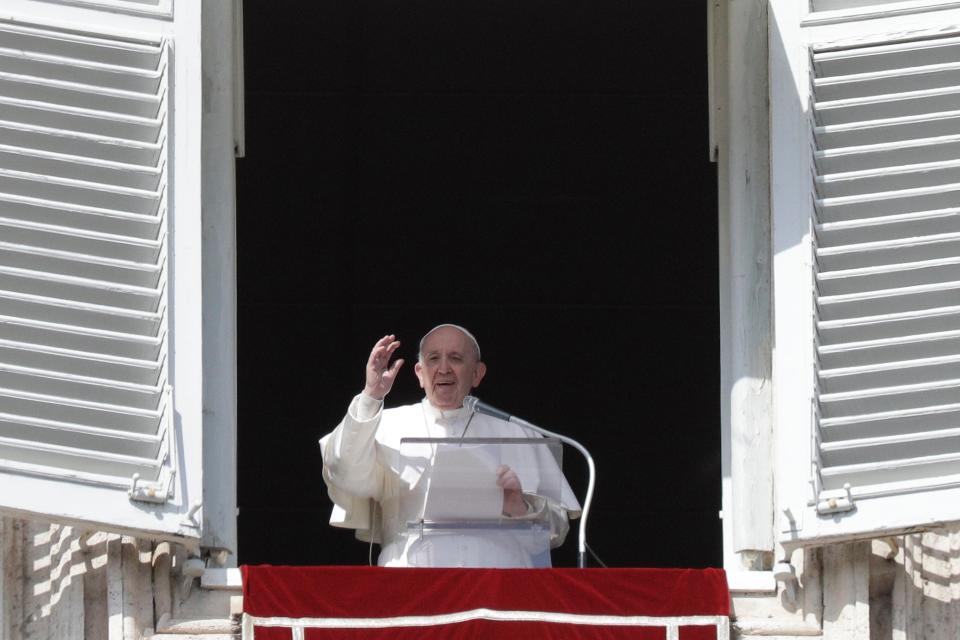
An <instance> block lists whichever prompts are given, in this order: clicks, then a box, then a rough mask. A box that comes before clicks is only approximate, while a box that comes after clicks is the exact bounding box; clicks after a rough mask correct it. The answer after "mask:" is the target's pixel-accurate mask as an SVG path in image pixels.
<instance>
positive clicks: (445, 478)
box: [423, 444, 503, 521]
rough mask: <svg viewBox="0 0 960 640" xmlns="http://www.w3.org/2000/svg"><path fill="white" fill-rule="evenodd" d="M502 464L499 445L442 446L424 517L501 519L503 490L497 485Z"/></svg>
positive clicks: (431, 518)
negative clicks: (498, 468)
mask: <svg viewBox="0 0 960 640" xmlns="http://www.w3.org/2000/svg"><path fill="white" fill-rule="evenodd" d="M499 466H500V452H499V446H497V445H491V444H463V445H458V444H446V445H440V446H438V447H437V450H436V456H435V458H434V462H433V469H432V471H431V474H430V483H429V485H428V489H427V498H426V502H425V504H424V507H423V518H424V520H452V521H455V520H491V519H498V518H501V517H502V514H503V489H501V488H500V487H499V486H497V467H499Z"/></svg>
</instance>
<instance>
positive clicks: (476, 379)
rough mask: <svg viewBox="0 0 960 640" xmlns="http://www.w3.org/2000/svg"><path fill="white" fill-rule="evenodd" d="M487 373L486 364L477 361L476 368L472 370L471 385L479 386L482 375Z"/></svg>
mask: <svg viewBox="0 0 960 640" xmlns="http://www.w3.org/2000/svg"><path fill="white" fill-rule="evenodd" d="M485 375H487V365H485V364H483V363H482V362H478V363H477V368H476V369H474V370H473V385H472V386H473V387H474V388H476V387H479V386H480V381H481V380H483V376H485Z"/></svg>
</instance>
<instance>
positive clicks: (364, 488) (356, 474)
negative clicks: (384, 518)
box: [320, 393, 383, 529]
mask: <svg viewBox="0 0 960 640" xmlns="http://www.w3.org/2000/svg"><path fill="white" fill-rule="evenodd" d="M382 407H383V402H382V401H380V400H375V399H373V398H371V397H369V396H366V395H364V394H362V393H361V394H359V395H357V396H356V397H354V399H353V401H352V402H351V403H350V407H349V408H348V409H347V414H346V415H345V416H344V418H343V420H342V421H341V422H340V424H339V425H337V428H336V429H334V430H333V431H331V432H330V433H328V434H327V435H325V436H324V437H323V438H321V439H320V452H321V455H322V457H323V480H324V482H326V484H327V494H328V495H329V496H330V499H331V500H332V501H333V503H334V509H333V514H332V515H331V517H330V524H333V525H336V526H342V527H349V528H354V529H367V528H369V514H370V508H369V506H370V504H369V500H370V499H373V500H380V498H381V497H382V494H383V468H382V467H381V466H380V464H378V462H377V444H376V438H375V436H376V433H377V427H378V426H379V424H380V417H381V415H382V411H381V410H382Z"/></svg>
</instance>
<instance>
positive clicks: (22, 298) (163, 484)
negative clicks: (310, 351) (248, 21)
mask: <svg viewBox="0 0 960 640" xmlns="http://www.w3.org/2000/svg"><path fill="white" fill-rule="evenodd" d="M78 4H85V5H86V6H83V7H81V6H75V5H78ZM180 4H182V5H183V6H182V8H179V7H178V10H177V16H176V19H175V20H168V19H166V17H169V16H166V17H164V15H163V11H167V13H169V11H168V10H169V9H170V8H172V3H171V2H170V0H156V1H153V0H143V1H141V0H102V1H101V0H94V1H92V2H83V3H75V2H68V3H64V2H47V1H40V0H9V1H8V2H5V3H4V4H3V6H2V7H0V134H2V135H0V142H2V144H0V238H2V241H0V299H2V300H3V304H2V305H0V306H2V315H0V459H2V460H3V462H0V482H2V483H3V484H4V486H5V488H9V489H10V490H9V491H5V492H4V494H3V504H0V508H4V509H7V510H8V512H11V513H16V514H29V513H39V514H44V515H45V516H46V517H50V518H52V519H54V520H57V521H61V522H65V523H76V522H86V523H88V524H89V525H91V526H98V527H106V528H111V529H113V530H116V531H128V532H142V533H148V534H150V535H161V536H162V535H166V536H173V537H177V538H194V539H195V538H198V537H199V536H200V534H201V530H202V524H203V515H204V513H203V510H202V507H200V508H199V509H200V511H199V513H197V514H196V518H195V519H191V518H188V517H186V516H187V514H188V512H189V511H190V510H191V509H193V508H194V507H195V506H196V505H202V502H203V492H202V460H203V457H202V456H203V449H202V438H203V435H202V433H203V408H204V407H203V404H202V403H203V400H202V399H203V378H202V376H203V357H204V356H203V349H202V337H201V334H202V331H203V327H202V324H201V322H202V321H201V318H202V315H203V306H202V298H201V295H200V287H196V286H192V283H195V282H199V281H200V279H201V278H200V276H201V267H202V265H201V257H200V256H201V246H200V243H201V241H200V238H201V232H202V223H201V219H200V217H201V182H200V176H201V162H200V149H201V145H200V141H201V136H200V132H201V124H202V123H201V116H200V114H201V105H202V95H201V64H202V58H201V50H200V40H201V39H200V32H201V15H200V7H199V5H198V3H192V2H183V3H180ZM94 5H96V6H94ZM127 5H136V7H135V8H139V9H144V10H145V11H135V12H134V13H140V14H143V15H130V14H129V13H123V12H122V11H120V12H118V10H121V9H124V7H126V6H127ZM105 9H106V10H107V11H105ZM147 14H150V15H147ZM158 18H159V19H158ZM66 26H69V29H70V30H69V31H66V30H64V29H63V27H66ZM231 30H232V26H231ZM85 31H86V33H84V32H85ZM218 37H225V38H226V39H227V41H229V42H232V33H229V32H228V33H227V34H225V35H223V34H221V36H218ZM221 73H222V74H225V75H226V76H227V77H232V62H228V63H226V64H225V66H224V70H223V71H222V72H221ZM25 74H26V75H25ZM26 76H29V77H31V78H33V79H32V80H30V81H28V82H22V81H21V80H22V79H23V78H24V77H26ZM40 103H45V104H47V103H48V104H49V105H52V106H47V107H44V108H43V109H38V108H37V106H38V105H39V104H40ZM173 132H176V135H175V136H173V135H171V134H172V133H173ZM232 138H233V135H232V132H230V133H228V134H227V135H226V139H227V142H226V144H227V146H230V145H231V144H232V142H231V141H232ZM211 139H215V138H211ZM174 183H175V184H176V185H177V189H176V190H175V191H168V185H170V184H174ZM231 202H232V200H231ZM231 228H232V227H231ZM228 230H229V229H228ZM231 265H232V263H231ZM231 265H228V269H232V266H231ZM173 273H175V274H177V278H180V279H182V282H183V283H184V285H183V286H180V285H178V282H176V281H174V280H173V279H172V278H168V275H169V274H173ZM231 273H232V271H231ZM187 283H191V284H187ZM224 312H225V313H227V312H229V309H227V310H225V311H224ZM234 333H235V332H234ZM170 385H175V386H177V387H179V389H178V391H177V392H176V393H174V394H171V393H170V392H169V387H170ZM213 397H214V398H216V397H218V396H216V395H215V396H213ZM232 397H233V396H232V395H228V396H227V398H228V401H229V399H231V398H232ZM231 429H232V424H230V425H229V427H228V428H221V429H220V430H219V431H218V433H219V434H220V435H221V436H224V437H226V436H229V435H230V433H232V431H231ZM220 432H222V433H220ZM230 472H232V468H231V469H230ZM135 474H136V476H138V480H137V481H136V484H134V481H133V479H132V477H133V476H134V475H135ZM227 475H228V474H227V473H226V472H221V474H220V476H221V477H226V476H227ZM228 489H229V487H228ZM128 493H133V494H136V495H135V497H137V496H140V495H143V496H145V497H146V498H147V499H149V500H153V501H155V502H156V503H157V505H156V506H154V507H150V508H144V503H142V502H141V503H136V504H131V501H130V498H129V497H128ZM147 504H149V503H147ZM226 512H229V513H230V518H227V517H226V516H225V515H223V514H221V515H220V516H219V517H218V519H217V526H220V527H221V528H222V529H223V530H224V531H225V532H226V535H227V539H230V538H231V536H233V538H235V534H234V533H231V532H232V531H235V524H234V520H235V508H233V509H231V508H230V506H229V505H228V506H227V507H226V508H224V509H223V513H226ZM234 546H235V543H234Z"/></svg>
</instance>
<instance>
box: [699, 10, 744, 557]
mask: <svg viewBox="0 0 960 640" xmlns="http://www.w3.org/2000/svg"><path fill="white" fill-rule="evenodd" d="M728 4H729V3H728V2H726V1H721V2H714V1H713V0H708V9H707V11H708V15H709V16H711V19H710V24H711V27H712V30H711V36H712V37H711V42H710V47H709V50H710V52H711V54H712V59H711V60H710V63H709V64H710V70H711V74H712V75H711V79H710V82H711V85H710V87H711V88H710V123H711V132H710V140H711V142H710V145H711V159H713V160H715V161H716V162H717V209H718V211H717V213H718V216H717V239H718V246H717V254H718V264H719V273H721V274H726V273H728V272H729V271H730V264H731V262H730V215H729V201H730V196H729V193H728V191H729V179H728V177H727V176H728V171H729V163H727V162H726V161H725V159H721V158H720V149H721V148H722V149H726V148H727V147H728V146H729V145H728V140H729V133H730V132H729V131H727V127H726V126H725V124H726V123H725V117H726V115H725V114H726V111H727V92H728V90H729V88H728V85H729V82H728V80H727V78H728V73H727V69H728V67H729V65H728V63H727V32H726V31H727V25H728V20H727V9H728ZM718 280H719V281H718V286H719V291H720V296H719V312H720V389H721V393H720V475H721V501H722V502H721V504H722V509H721V511H720V514H719V515H720V518H721V520H722V523H721V526H722V531H723V567H724V568H725V569H726V570H727V571H737V570H740V569H742V564H741V562H740V556H739V555H738V554H737V553H736V552H735V551H734V543H733V478H732V473H733V471H732V466H733V460H732V454H731V444H732V435H731V425H730V417H731V414H730V394H729V392H728V391H727V390H728V389H730V387H731V385H732V382H731V372H730V355H729V354H730V351H731V349H732V347H733V336H734V332H735V327H734V326H733V324H732V314H731V311H730V303H729V300H730V285H731V283H730V282H729V279H728V278H726V277H720V278H719V279H718Z"/></svg>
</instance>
